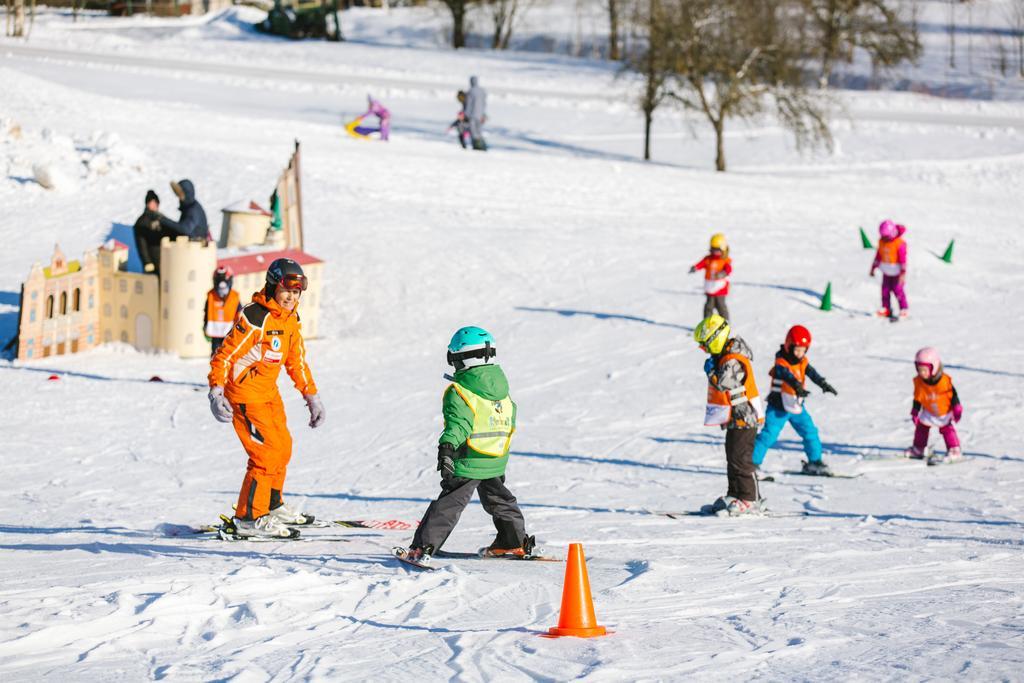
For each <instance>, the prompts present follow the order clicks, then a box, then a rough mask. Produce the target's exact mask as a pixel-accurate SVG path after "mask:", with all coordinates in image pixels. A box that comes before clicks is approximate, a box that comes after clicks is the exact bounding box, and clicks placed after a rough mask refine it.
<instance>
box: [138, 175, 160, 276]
mask: <svg viewBox="0 0 1024 683" xmlns="http://www.w3.org/2000/svg"><path fill="white" fill-rule="evenodd" d="M160 218H161V214H160V198H159V197H158V196H157V195H156V192H154V191H153V190H148V191H147V192H146V208H145V209H144V210H143V212H142V215H140V216H139V217H138V218H137V219H136V220H135V227H134V228H133V232H134V234H135V248H136V250H138V252H139V259H140V260H141V261H142V272H144V273H156V274H157V275H159V274H160V240H161V238H163V237H164V236H165V235H166V234H167V231H165V230H164V229H163V228H161V227H160Z"/></svg>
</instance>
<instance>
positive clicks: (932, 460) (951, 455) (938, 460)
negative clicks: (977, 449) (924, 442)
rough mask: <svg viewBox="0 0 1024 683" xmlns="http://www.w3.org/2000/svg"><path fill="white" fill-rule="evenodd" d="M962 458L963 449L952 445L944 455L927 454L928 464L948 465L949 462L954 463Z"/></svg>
mask: <svg viewBox="0 0 1024 683" xmlns="http://www.w3.org/2000/svg"><path fill="white" fill-rule="evenodd" d="M963 458H964V453H963V451H962V450H960V447H959V446H954V447H953V448H950V449H949V450H948V451H946V454H945V455H935V454H932V455H929V456H928V464H929V465H949V464H951V463H954V462H959V461H961V460H963Z"/></svg>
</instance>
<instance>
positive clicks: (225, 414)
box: [207, 387, 234, 422]
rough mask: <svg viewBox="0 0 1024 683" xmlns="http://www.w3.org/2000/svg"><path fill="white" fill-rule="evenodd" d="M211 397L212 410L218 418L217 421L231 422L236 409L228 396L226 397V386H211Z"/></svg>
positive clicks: (209, 396) (209, 395)
mask: <svg viewBox="0 0 1024 683" xmlns="http://www.w3.org/2000/svg"><path fill="white" fill-rule="evenodd" d="M207 396H208V398H209V399H210V412H211V413H213V416H214V417H215V418H217V422H231V419H232V417H233V416H234V410H232V408H231V404H230V403H229V402H228V400H227V399H226V398H224V387H210V393H209V394H208V395H207Z"/></svg>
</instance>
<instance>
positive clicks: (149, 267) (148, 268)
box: [142, 263, 156, 273]
mask: <svg viewBox="0 0 1024 683" xmlns="http://www.w3.org/2000/svg"><path fill="white" fill-rule="evenodd" d="M155 270H156V266H154V265H153V264H152V263H147V264H146V265H144V266H142V272H144V273H152V272H153V271H155Z"/></svg>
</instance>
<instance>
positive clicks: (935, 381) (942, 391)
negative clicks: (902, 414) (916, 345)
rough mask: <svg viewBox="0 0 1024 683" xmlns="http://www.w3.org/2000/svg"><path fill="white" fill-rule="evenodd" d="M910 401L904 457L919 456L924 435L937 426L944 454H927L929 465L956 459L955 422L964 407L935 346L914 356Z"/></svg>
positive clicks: (958, 453) (959, 453)
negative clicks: (909, 441)
mask: <svg viewBox="0 0 1024 683" xmlns="http://www.w3.org/2000/svg"><path fill="white" fill-rule="evenodd" d="M914 367H915V368H917V376H916V377H914V405H913V408H912V409H911V411H910V417H911V419H913V421H914V445H913V446H911V447H910V448H908V449H907V450H906V451H904V455H906V456H907V457H908V458H913V459H915V460H920V459H922V458H924V457H925V453H926V451H927V448H928V435H929V433H930V432H931V428H932V427H937V428H938V430H939V434H942V438H943V440H944V441H945V442H946V455H944V456H939V455H931V456H929V457H928V464H929V465H941V464H945V463H949V462H956V461H958V460H960V459H961V458H963V452H962V451H961V450H960V438H959V436H957V433H956V427H955V426H954V425H955V423H957V422H959V421H960V418H961V417H963V414H964V407H963V405H961V403H960V398H959V397H958V396H957V394H956V387H954V386H953V378H952V377H950V376H949V375H947V374H946V373H945V372H944V371H943V369H942V359H941V358H940V357H939V352H938V351H937V350H936V349H933V348H932V347H930V346H928V347H925V348H923V349H921V350H920V351H918V352H917V354H916V355H915V356H914Z"/></svg>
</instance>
